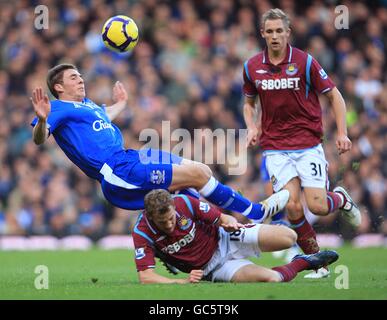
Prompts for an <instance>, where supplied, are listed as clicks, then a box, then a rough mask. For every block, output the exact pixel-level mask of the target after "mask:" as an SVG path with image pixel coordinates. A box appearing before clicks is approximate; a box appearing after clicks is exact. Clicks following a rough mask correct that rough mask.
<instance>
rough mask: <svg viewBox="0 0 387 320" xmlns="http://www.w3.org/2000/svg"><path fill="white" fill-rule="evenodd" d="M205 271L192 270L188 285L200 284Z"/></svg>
mask: <svg viewBox="0 0 387 320" xmlns="http://www.w3.org/2000/svg"><path fill="white" fill-rule="evenodd" d="M203 274H204V273H203V270H192V271H191V272H190V273H189V276H188V279H187V282H188V283H198V282H199V281H200V280H201V279H202V278H203Z"/></svg>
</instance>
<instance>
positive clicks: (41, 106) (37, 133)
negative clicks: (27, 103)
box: [30, 87, 51, 144]
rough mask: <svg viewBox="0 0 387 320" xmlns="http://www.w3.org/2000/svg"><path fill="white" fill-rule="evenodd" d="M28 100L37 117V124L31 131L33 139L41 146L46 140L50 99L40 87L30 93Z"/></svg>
mask: <svg viewBox="0 0 387 320" xmlns="http://www.w3.org/2000/svg"><path fill="white" fill-rule="evenodd" d="M30 99H31V102H32V105H33V107H34V111H35V114H36V116H37V117H38V122H37V123H36V125H35V127H34V129H33V139H34V142H35V143H36V144H42V143H43V142H44V141H46V139H47V138H48V129H47V118H48V115H49V114H50V112H51V103H50V99H49V98H48V96H47V94H45V93H44V92H43V89H42V88H40V87H39V88H36V89H34V90H33V91H32V97H31V98H30Z"/></svg>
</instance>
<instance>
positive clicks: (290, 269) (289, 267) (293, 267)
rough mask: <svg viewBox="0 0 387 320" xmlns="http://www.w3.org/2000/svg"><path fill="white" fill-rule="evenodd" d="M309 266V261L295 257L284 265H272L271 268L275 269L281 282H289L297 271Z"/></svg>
mask: <svg viewBox="0 0 387 320" xmlns="http://www.w3.org/2000/svg"><path fill="white" fill-rule="evenodd" d="M308 267H309V263H308V262H307V261H305V260H304V259H297V260H294V261H292V262H290V263H288V264H285V265H284V266H279V267H274V268H272V270H274V271H277V272H278V273H279V274H280V275H281V278H282V281H283V282H289V281H291V280H292V279H294V278H295V277H296V276H297V273H299V272H300V271H304V270H306V269H307V268H308Z"/></svg>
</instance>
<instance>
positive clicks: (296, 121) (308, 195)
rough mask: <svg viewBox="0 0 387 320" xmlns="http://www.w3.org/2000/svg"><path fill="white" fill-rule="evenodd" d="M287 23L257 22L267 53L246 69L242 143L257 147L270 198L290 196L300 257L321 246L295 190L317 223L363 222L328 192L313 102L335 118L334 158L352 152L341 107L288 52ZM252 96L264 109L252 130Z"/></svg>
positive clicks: (348, 203)
mask: <svg viewBox="0 0 387 320" xmlns="http://www.w3.org/2000/svg"><path fill="white" fill-rule="evenodd" d="M289 23H290V22H289V18H288V17H287V15H286V14H285V13H284V12H283V11H282V10H280V9H271V10H269V11H267V12H266V13H265V14H264V15H263V17H262V25H261V35H262V37H263V38H264V39H265V41H266V46H267V48H266V49H265V50H264V51H263V52H260V53H258V54H257V55H255V56H253V57H252V58H250V59H249V60H247V61H246V62H245V63H244V68H243V78H244V86H243V91H244V94H245V103H244V118H245V122H246V125H247V128H248V141H247V143H248V145H255V144H257V143H258V140H259V143H260V145H261V147H262V149H263V150H264V155H265V156H266V157H267V159H266V166H267V170H268V172H269V175H270V179H271V182H272V184H273V188H274V191H275V192H278V191H279V190H289V192H290V199H289V202H288V204H287V206H286V209H287V212H288V215H289V221H290V222H291V224H292V227H293V228H294V230H295V231H296V232H297V235H298V240H297V243H298V245H299V246H300V247H301V249H302V250H303V251H304V253H307V254H311V253H315V252H318V251H319V246H318V244H317V241H316V234H315V232H314V230H313V228H312V227H311V226H310V225H309V223H308V222H307V221H306V219H305V216H304V212H303V207H302V203H301V200H300V198H301V188H303V190H304V194H305V200H306V204H307V206H308V208H309V210H310V211H311V212H313V213H314V214H316V215H327V214H328V213H330V212H333V211H335V210H336V209H340V210H341V211H342V213H343V214H344V216H345V217H346V218H347V220H348V221H349V222H350V223H351V224H352V226H354V227H357V226H359V224H360V220H361V217H360V211H359V209H358V207H357V206H356V205H355V203H354V202H353V201H352V199H351V197H350V196H349V194H348V193H347V192H346V191H345V190H344V188H342V187H336V188H335V189H334V190H333V192H329V191H327V189H328V185H327V167H328V163H327V162H326V160H325V156H324V151H323V148H322V145H321V142H322V137H323V131H322V120H321V117H322V111H321V106H320V104H319V100H318V94H324V95H325V96H326V97H327V98H328V99H329V101H330V103H331V105H332V108H333V111H334V113H335V116H336V125H337V131H338V134H337V140H336V147H337V149H338V152H339V154H342V153H344V152H347V151H349V150H350V149H351V141H350V140H349V139H348V137H347V127H346V119H345V113H346V108H345V102H344V100H343V98H342V96H341V94H340V92H339V91H338V89H337V88H336V87H335V85H334V84H333V82H332V81H331V80H330V78H329V77H328V75H327V74H326V73H325V71H324V70H323V69H322V68H321V66H320V65H319V64H318V62H317V61H316V60H315V59H313V57H312V56H311V55H310V54H308V53H306V52H303V51H301V50H299V49H297V48H294V47H292V46H291V45H289V43H288V40H289V36H290V28H289ZM257 96H259V100H260V104H261V109H262V117H261V123H260V124H258V125H257V124H256V123H255V121H254V114H255V100H256V97H257ZM259 133H261V134H260V136H259Z"/></svg>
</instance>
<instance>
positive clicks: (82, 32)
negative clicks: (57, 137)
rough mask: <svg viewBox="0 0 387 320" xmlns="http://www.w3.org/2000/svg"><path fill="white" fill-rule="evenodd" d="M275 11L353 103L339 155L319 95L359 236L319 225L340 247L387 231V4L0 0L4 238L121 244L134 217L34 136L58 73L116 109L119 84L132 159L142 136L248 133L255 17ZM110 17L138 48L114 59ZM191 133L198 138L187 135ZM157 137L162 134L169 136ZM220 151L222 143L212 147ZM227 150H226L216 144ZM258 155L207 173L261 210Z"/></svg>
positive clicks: (330, 220) (121, 122)
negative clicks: (343, 17)
mask: <svg viewBox="0 0 387 320" xmlns="http://www.w3.org/2000/svg"><path fill="white" fill-rule="evenodd" d="M38 4H44V5H46V6H47V7H48V9H49V11H48V12H49V27H48V29H42V30H38V29H36V28H35V27H34V22H35V19H36V17H37V15H36V14H35V12H34V9H35V7H36V6H37V5H38ZM339 4H342V5H345V6H347V8H348V13H349V25H348V27H349V28H348V29H341V30H337V29H335V18H336V17H337V15H338V14H339V13H335V7H336V5H339ZM272 7H279V8H281V9H283V10H284V11H285V12H286V13H287V14H288V15H289V16H290V18H291V28H292V36H291V44H292V45H294V46H295V47H298V48H300V49H302V50H306V51H308V52H309V53H311V54H312V55H313V56H314V58H316V59H317V60H318V61H319V62H320V64H321V65H322V66H323V67H324V69H325V71H326V72H327V73H328V74H329V75H330V77H331V78H332V79H333V81H334V82H335V83H336V85H337V87H338V88H339V90H340V91H341V92H342V94H343V96H344V99H345V101H346V106H347V111H348V114H347V123H348V128H349V129H348V131H349V136H350V138H351V140H352V142H353V148H352V151H351V152H350V153H346V154H344V155H341V156H339V155H338V153H337V150H336V147H335V134H336V124H335V119H334V117H333V113H332V109H331V107H330V106H329V104H328V101H327V100H326V99H325V97H321V104H322V108H323V123H324V130H325V136H324V148H325V152H326V157H327V160H328V162H329V179H330V183H331V186H332V187H334V186H336V185H337V184H341V185H344V186H345V187H346V188H348V190H349V191H350V193H351V195H352V197H353V198H354V200H355V201H356V202H357V203H359V204H360V206H361V209H362V212H363V223H362V225H361V227H360V228H359V229H358V230H350V229H349V226H348V225H346V223H345V222H344V221H343V220H342V219H341V218H340V215H338V214H331V215H329V216H327V217H324V218H322V219H320V220H319V221H318V222H317V225H316V229H317V230H318V231H319V232H336V233H339V234H343V235H344V237H352V236H353V235H355V234H357V233H369V232H372V233H375V232H378V233H383V234H385V235H387V224H386V223H385V219H386V217H387V201H386V199H387V67H386V66H387V64H386V60H385V57H386V54H387V2H386V1H382V0H381V1H371V2H369V1H367V4H366V3H365V2H361V1H360V2H359V1H342V2H340V3H338V2H336V1H307V2H306V1H293V0H282V1H273V2H271V1H266V0H259V1H253V0H250V1H247V0H235V1H233V0H222V1H215V0H206V1H202V0H197V1H188V0H180V1H158V0H142V1H134V0H133V1H126V0H118V1H105V0H63V1H54V0H46V1H43V0H42V1H32V0H31V1H22V0H17V1H11V2H5V1H0V235H10V234H12V235H14V234H15V235H40V234H52V235H55V236H58V237H62V236H66V235H71V234H84V235H87V236H90V237H91V238H92V239H94V240H96V239H99V238H100V237H101V236H103V235H106V234H127V233H128V232H129V231H130V229H131V226H132V225H133V223H134V221H135V219H136V217H137V213H135V212H128V211H125V210H121V209H119V208H114V207H112V206H110V205H109V204H108V203H107V202H106V201H105V200H104V198H103V195H102V193H101V190H100V187H99V184H98V183H97V182H95V181H93V180H91V179H89V178H88V177H86V176H85V175H84V174H83V173H82V172H81V171H80V170H79V169H78V168H77V167H75V166H74V165H72V164H71V163H70V162H69V160H67V158H66V157H65V156H64V154H63V152H62V151H61V150H60V149H59V148H58V147H57V145H56V142H55V141H54V139H53V138H52V137H50V138H49V139H48V141H47V142H46V143H45V144H44V145H43V146H36V145H35V144H34V143H33V142H32V140H31V136H32V127H31V126H30V122H31V120H32V119H33V118H34V112H33V108H32V105H31V103H30V100H29V97H30V95H31V91H32V89H33V88H34V87H35V86H38V85H39V86H45V78H46V73H47V70H48V69H49V68H51V67H52V66H54V65H56V64H58V63H61V62H70V63H73V64H75V65H77V66H78V68H79V70H80V72H81V73H82V75H83V78H84V80H85V83H86V91H87V96H88V97H89V98H90V99H92V100H94V101H95V102H96V103H98V104H102V103H103V104H107V105H109V104H110V103H112V86H113V84H114V82H115V81H116V80H120V81H121V82H122V83H123V84H124V85H125V87H126V88H127V90H128V92H129V96H130V98H129V106H128V108H127V109H126V110H125V111H123V112H122V114H121V115H120V117H119V118H118V120H117V124H118V126H119V127H120V128H121V129H122V132H123V135H124V139H125V147H126V148H133V149H138V148H140V147H141V146H142V145H143V144H144V142H141V141H139V135H140V133H141V132H142V130H143V129H146V128H153V129H156V130H158V131H159V132H161V123H162V121H163V120H168V121H170V125H171V130H173V129H177V128H185V129H187V130H189V132H191V133H193V130H194V129H199V128H201V129H204V128H209V129H211V130H215V129H217V128H221V129H231V128H234V129H242V128H245V124H244V121H243V114H242V103H243V94H242V83H243V81H242V66H243V62H244V61H245V60H246V59H248V58H249V57H251V56H253V55H254V54H256V53H257V52H258V51H260V50H262V49H263V48H264V41H263V39H262V38H261V37H260V34H259V23H260V17H261V15H262V14H263V13H264V12H265V11H266V10H268V9H270V8H272ZM116 14H125V15H128V16H130V17H132V18H133V19H134V21H135V22H136V24H137V25H138V27H139V30H140V40H139V43H138V45H137V47H136V48H135V50H134V51H133V52H131V53H128V54H117V53H113V52H111V51H109V50H107V49H106V48H105V47H104V45H103V43H102V41H101V28H102V26H103V24H104V22H105V21H106V20H107V19H108V18H109V17H111V16H113V15H116ZM192 136H193V134H192ZM163 138H164V139H165V138H166V137H163ZM218 143H221V142H218ZM224 148H225V147H224ZM261 159H262V157H261V152H260V150H259V147H257V148H254V149H251V150H249V153H248V159H247V163H248V167H247V171H246V172H245V173H244V174H243V175H239V176H233V175H229V174H228V170H227V164H226V165H211V168H212V169H213V171H214V174H215V176H216V177H217V178H218V179H220V180H221V181H222V182H225V183H227V184H229V185H231V186H233V187H235V188H236V189H237V190H240V191H241V192H243V194H244V195H245V196H246V197H248V198H250V199H251V200H254V201H259V200H262V199H263V198H264V197H265V195H264V189H263V185H262V183H261V181H260V170H259V167H260V163H261Z"/></svg>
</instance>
